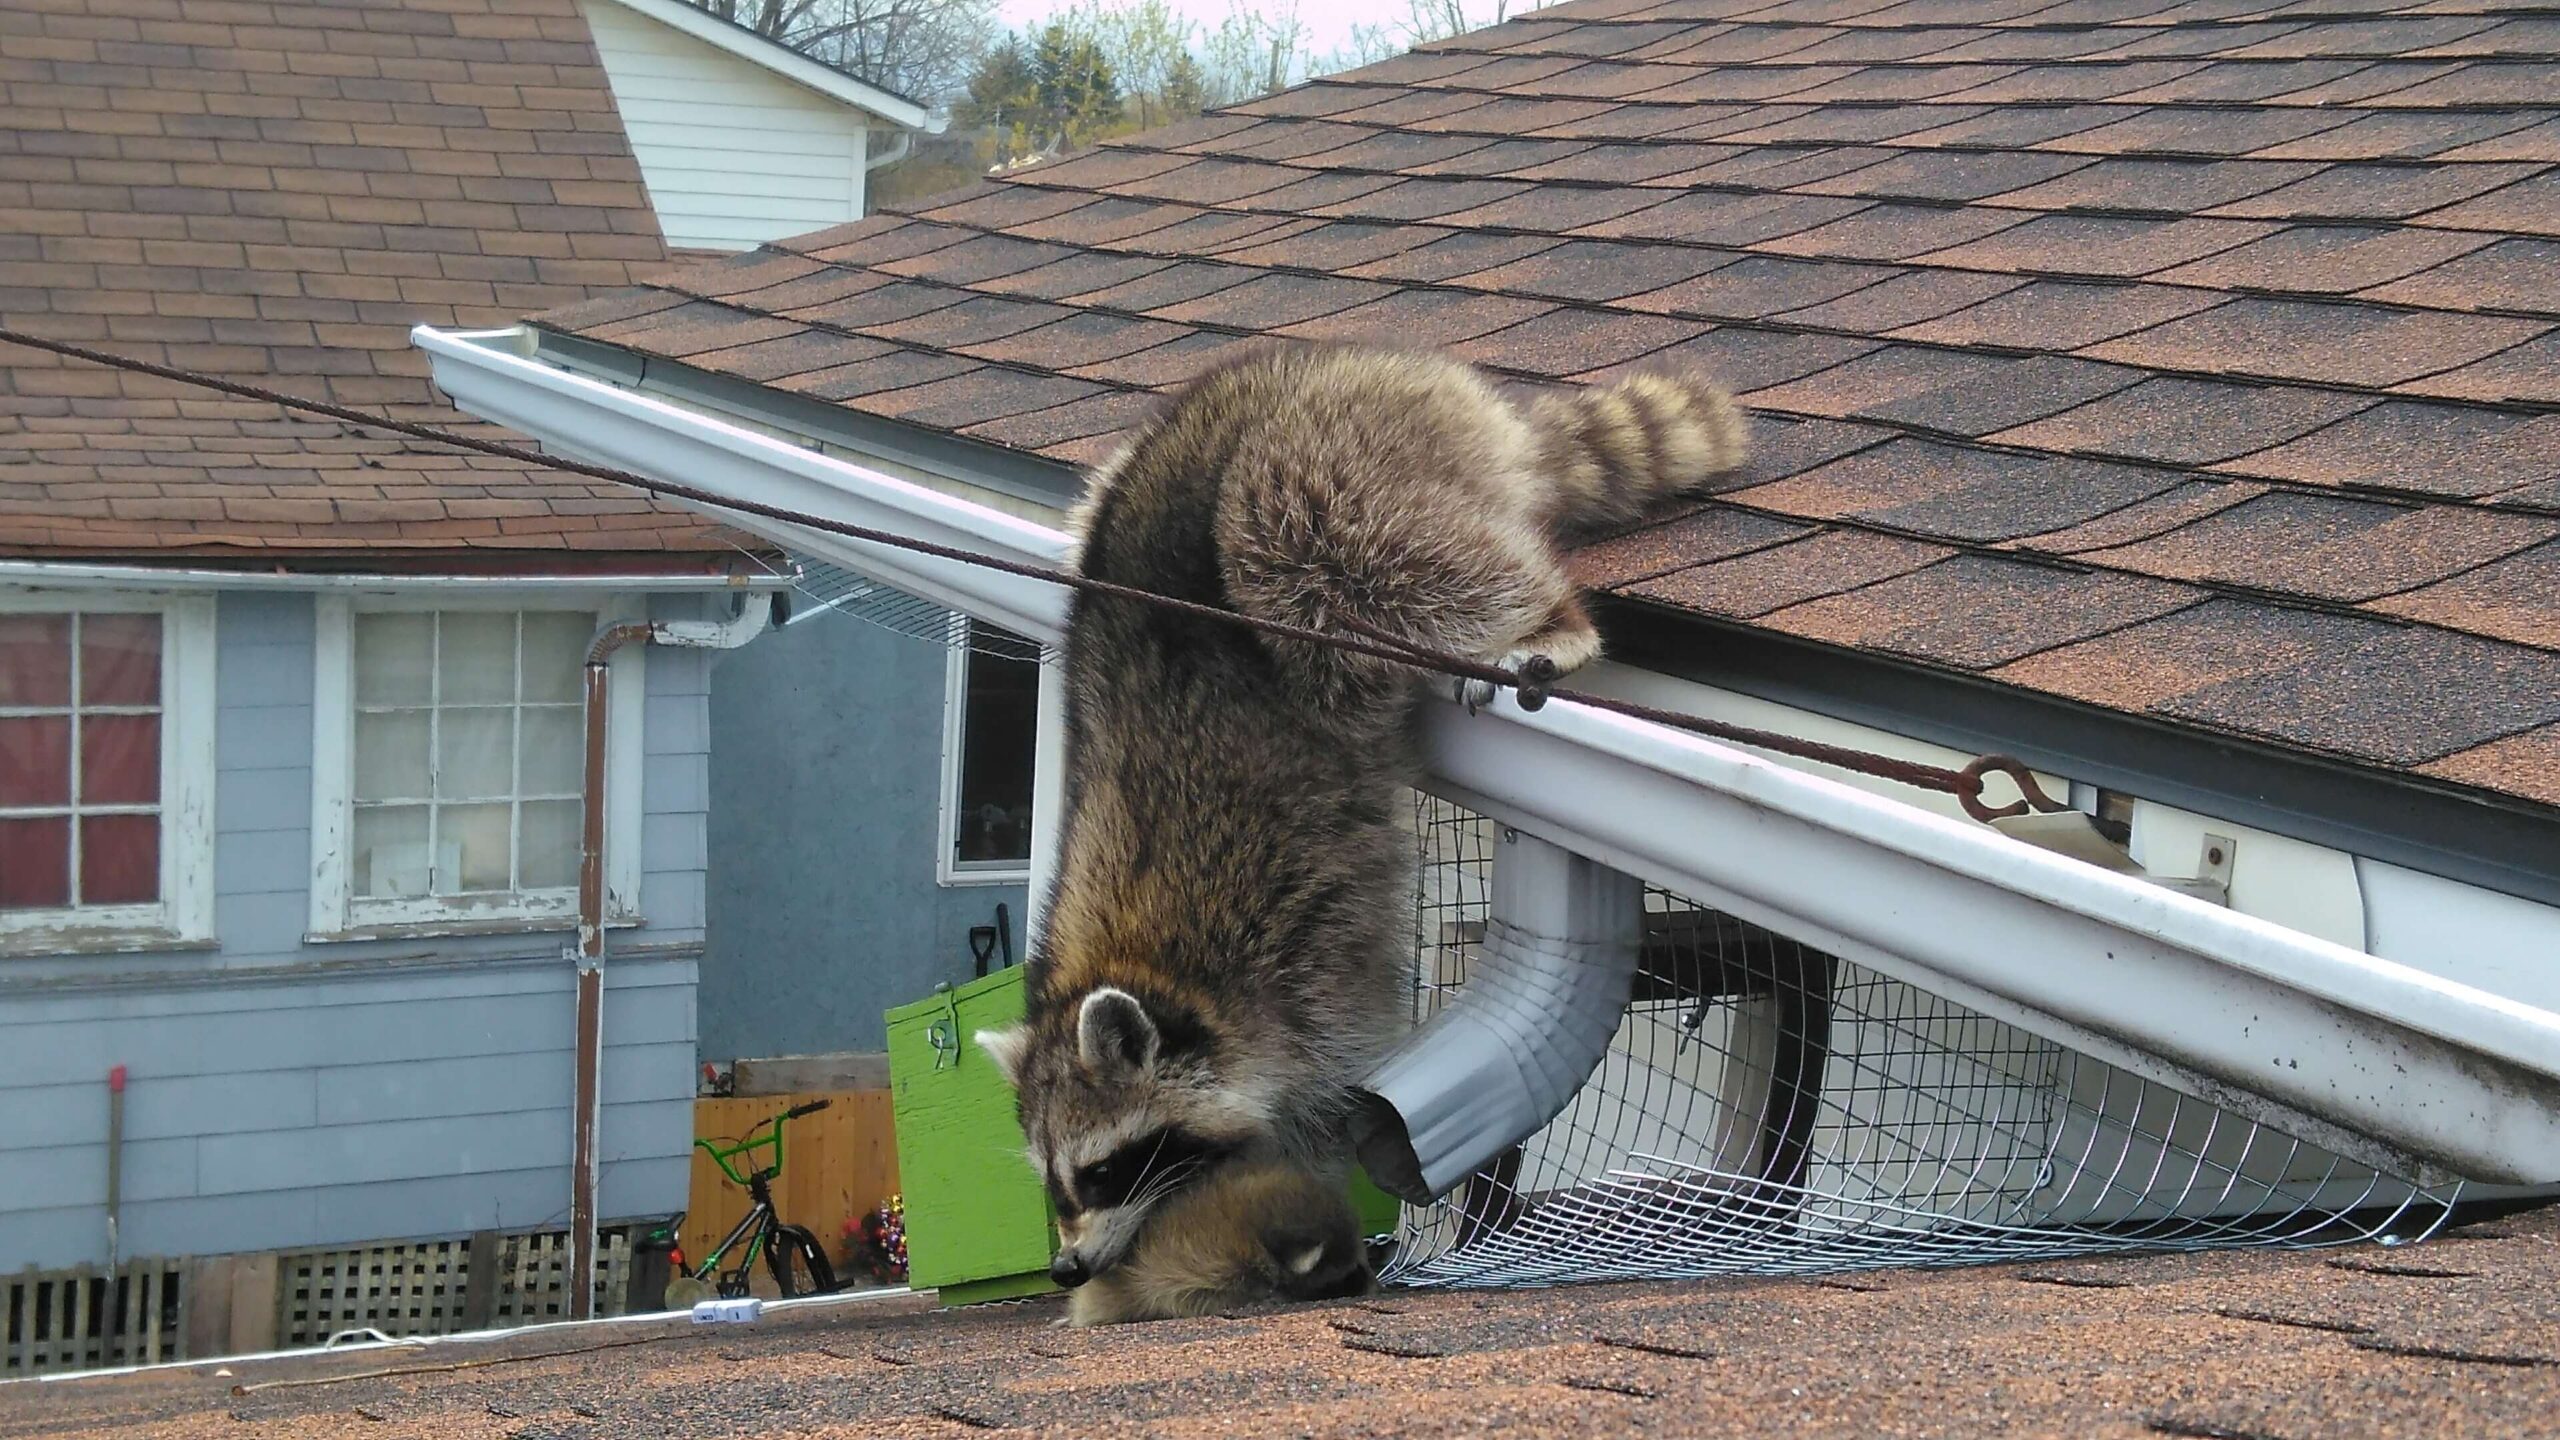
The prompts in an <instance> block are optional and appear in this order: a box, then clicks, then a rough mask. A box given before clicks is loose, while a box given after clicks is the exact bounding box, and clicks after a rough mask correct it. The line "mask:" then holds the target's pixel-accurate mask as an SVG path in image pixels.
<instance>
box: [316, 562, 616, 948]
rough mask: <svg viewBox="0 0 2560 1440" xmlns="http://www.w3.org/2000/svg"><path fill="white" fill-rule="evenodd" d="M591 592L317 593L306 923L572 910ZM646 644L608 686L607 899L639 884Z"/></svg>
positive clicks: (464, 922) (606, 617)
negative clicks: (566, 595) (579, 595)
mask: <svg viewBox="0 0 2560 1440" xmlns="http://www.w3.org/2000/svg"><path fill="white" fill-rule="evenodd" d="M623 618H636V612H635V611H632V610H631V607H629V606H627V605H621V604H616V603H612V602H609V601H607V600H604V599H602V598H588V599H583V600H580V599H555V598H552V597H548V596H546V597H541V598H528V597H522V596H518V597H512V598H507V597H495V598H484V597H478V596H474V597H470V598H468V599H457V598H454V597H449V596H423V597H418V598H415V599H409V598H405V597H404V598H401V599H398V600H391V599H384V600H372V599H365V600H354V601H349V600H342V599H336V598H331V599H325V600H323V601H322V602H321V610H320V616H319V656H318V669H317V674H316V684H315V687H314V707H313V708H314V716H315V719H314V737H315V743H314V745H313V765H312V770H313V773H312V796H313V814H312V835H313V855H314V864H313V871H314V874H313V885H312V903H311V929H312V932H313V938H315V939H330V938H345V937H349V936H362V935H371V934H378V933H381V932H383V931H385V930H396V929H405V928H410V927H417V926H426V927H432V928H451V927H454V926H457V925H458V926H462V927H466V928H469V927H477V926H494V927H502V928H523V927H525V926H528V925H531V926H535V927H541V926H546V925H558V924H561V923H564V922H568V921H572V920H574V918H575V916H576V914H577V903H578V850H579V837H580V827H581V823H582V821H583V818H584V808H585V807H584V800H583V796H584V791H585V766H586V707H585V664H586V654H587V647H588V645H589V644H590V643H591V642H592V641H593V640H594V638H595V635H596V631H597V629H598V628H599V627H600V626H601V625H603V624H605V623H607V622H608V621H611V620H618V619H623ZM639 667H640V649H639V647H637V646H625V647H623V649H622V650H621V651H619V652H617V654H616V656H615V658H614V661H613V674H612V678H611V680H610V682H609V684H608V696H607V701H606V711H607V714H606V755H605V815H606V843H605V856H606V862H605V870H606V874H605V889H606V897H607V912H606V913H607V917H608V918H609V919H623V920H628V919H630V918H631V917H632V915H633V914H634V912H635V911H636V909H637V903H636V902H637V898H638V885H639V856H638V853H637V851H638V824H637V822H638V811H639V796H638V788H637V787H638V785H639V780H640V775H639V768H640V754H641V750H640V745H639V733H638V728H639V721H640V710H641V706H640V703H639V701H640V691H639V685H640V678H639V673H640V672H639Z"/></svg>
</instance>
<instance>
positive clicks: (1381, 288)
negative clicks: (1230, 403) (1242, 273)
mask: <svg viewBox="0 0 2560 1440" xmlns="http://www.w3.org/2000/svg"><path fill="white" fill-rule="evenodd" d="M1141 283H1143V282H1141ZM1392 293H1393V291H1392V289H1391V287H1388V286H1385V285H1379V284H1374V283H1372V282H1370V281H1366V280H1345V279H1340V278H1337V277H1318V276H1312V275H1263V276H1259V277H1257V278H1255V279H1251V280H1247V281H1246V282H1244V283H1243V284H1241V285H1237V286H1234V287H1232V288H1228V289H1221V290H1217V291H1215V292H1213V293H1211V294H1207V295H1203V296H1201V297H1199V298H1198V299H1192V300H1184V301H1181V302H1179V303H1176V304H1170V305H1157V306H1151V307H1149V308H1148V313H1149V314H1151V315H1154V316H1156V317H1157V318H1158V319H1163V320H1180V321H1183V322H1186V323H1189V324H1195V325H1223V326H1229V327H1232V328H1235V329H1240V330H1277V329H1279V328H1280V327H1282V326H1284V325H1295V324H1297V323H1298V322H1299V321H1301V320H1312V319H1314V318H1316V317H1317V316H1319V315H1332V314H1336V313H1338V312H1340V311H1344V310H1348V309H1350V308H1351V307H1353V306H1355V305H1365V304H1368V303H1369V302H1370V301H1372V300H1379V299H1383V298H1385V297H1386V296H1387V295H1389V294H1392ZM1088 298H1092V299H1095V300H1096V302H1097V303H1099V302H1098V297H1088Z"/></svg>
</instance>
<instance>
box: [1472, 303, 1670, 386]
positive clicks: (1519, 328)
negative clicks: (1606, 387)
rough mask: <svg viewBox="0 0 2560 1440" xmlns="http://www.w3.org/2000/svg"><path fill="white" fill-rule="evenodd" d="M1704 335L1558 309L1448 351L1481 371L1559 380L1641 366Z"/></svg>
mask: <svg viewBox="0 0 2560 1440" xmlns="http://www.w3.org/2000/svg"><path fill="white" fill-rule="evenodd" d="M1706 330H1707V327H1706V326H1704V325H1701V324H1698V323H1696V322H1694V321H1689V320H1666V319H1661V318H1658V317H1655V316H1651V315H1619V314H1613V313H1611V312H1608V311H1601V310H1585V309H1577V308H1559V309H1554V310H1549V311H1547V312H1546V313H1544V314H1541V315H1539V316H1537V317H1536V318H1535V319H1531V320H1527V321H1524V322H1522V323H1520V324H1517V325H1511V326H1507V327H1505V328H1503V329H1501V330H1497V331H1494V332H1493V333H1491V334H1488V335H1484V336H1481V337H1479V338H1476V339H1472V340H1468V341H1465V342H1463V343H1461V344H1458V345H1456V346H1454V347H1452V348H1454V349H1455V350H1456V352H1457V353H1458V354H1459V355H1461V356H1464V357H1465V358H1466V359H1469V360H1472V361H1474V362H1475V363H1477V364H1479V365H1490V366H1494V367H1496V368H1499V369H1505V370H1517V371H1526V372H1528V373H1530V374H1533V375H1544V376H1558V377H1561V376H1567V375H1584V374H1588V373H1590V372H1592V371H1595V370H1600V369H1604V368H1606V367H1609V366H1612V365H1620V364H1625V363H1627V362H1629V361H1634V360H1639V359H1642V358H1643V357H1644V356H1647V355H1651V354H1653V353H1654V352H1655V351H1658V350H1662V349H1664V348H1666V347H1668V346H1671V345H1676V344H1678V343H1680V342H1682V341H1685V340H1691V339H1694V338H1696V337H1698V336H1700V335H1702V334H1704V333H1706Z"/></svg>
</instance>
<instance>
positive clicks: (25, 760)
mask: <svg viewBox="0 0 2560 1440" xmlns="http://www.w3.org/2000/svg"><path fill="white" fill-rule="evenodd" d="M70 803H71V717H70V716H68V715H18V716H8V717H0V805H16V806H36V805H68V804H70Z"/></svg>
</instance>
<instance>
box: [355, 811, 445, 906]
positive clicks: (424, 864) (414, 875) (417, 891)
mask: <svg viewBox="0 0 2560 1440" xmlns="http://www.w3.org/2000/svg"><path fill="white" fill-rule="evenodd" d="M354 850H355V874H354V881H355V892H356V894H358V895H363V896H388V895H424V894H426V893H427V879H428V870H429V865H428V856H427V807H426V806H424V805H402V806H398V807H387V806H386V807H375V806H363V807H360V808H358V809H357V811H356V826H355V845H354Z"/></svg>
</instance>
